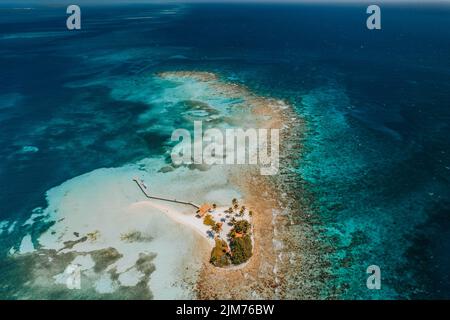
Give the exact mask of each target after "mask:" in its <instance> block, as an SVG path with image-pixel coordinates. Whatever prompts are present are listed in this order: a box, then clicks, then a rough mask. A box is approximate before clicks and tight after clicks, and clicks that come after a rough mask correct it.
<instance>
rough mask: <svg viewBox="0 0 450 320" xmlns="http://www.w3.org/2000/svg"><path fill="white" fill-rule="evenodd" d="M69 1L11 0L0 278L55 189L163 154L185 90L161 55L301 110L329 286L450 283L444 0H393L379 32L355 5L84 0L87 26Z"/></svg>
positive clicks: (437, 293)
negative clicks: (73, 20) (370, 281)
mask: <svg viewBox="0 0 450 320" xmlns="http://www.w3.org/2000/svg"><path fill="white" fill-rule="evenodd" d="M60 10H61V8H58V7H56V8H50V7H36V8H35V10H31V11H23V10H13V9H11V8H4V7H2V9H1V10H0V17H1V19H0V21H1V23H0V24H1V28H0V43H1V46H0V68H1V70H2V76H1V77H0V111H1V112H0V122H1V130H2V131H1V132H2V134H1V135H0V147H1V150H2V152H1V153H0V181H2V187H1V193H0V221H2V222H1V229H0V230H1V234H0V237H1V242H0V249H1V252H2V258H1V260H0V261H1V262H0V285H4V286H6V285H8V288H11V281H10V278H9V277H10V275H11V273H10V272H11V270H12V269H13V268H14V265H11V262H10V261H9V260H8V258H7V257H6V253H7V252H8V250H10V248H11V247H13V246H15V247H17V246H18V245H19V244H20V241H21V239H22V237H23V236H24V235H25V234H28V233H31V234H32V235H34V238H36V237H37V235H39V233H40V231H41V230H42V228H45V226H42V225H40V224H39V223H38V224H35V225H33V227H30V226H29V225H26V226H22V224H23V222H24V221H25V220H27V219H28V218H29V217H30V214H31V213H32V210H34V209H35V208H36V207H45V206H46V201H45V198H44V195H45V192H46V191H47V190H49V189H50V188H52V187H54V186H56V185H58V184H60V183H62V182H64V181H66V180H67V179H70V178H73V177H76V176H78V175H81V174H83V173H86V172H89V171H91V170H94V169H97V168H101V167H113V166H120V165H123V164H126V163H130V162H134V161H136V160H139V159H142V158H145V157H147V156H149V155H154V154H164V152H165V151H166V149H167V146H168V138H169V137H170V134H171V132H172V130H173V129H174V128H178V127H182V126H183V124H184V123H183V122H182V121H181V120H180V117H179V114H180V113H181V112H183V111H186V110H187V109H188V108H189V106H186V105H183V104H177V103H175V102H176V101H178V100H182V99H183V97H182V95H183V91H177V92H176V94H179V95H181V96H175V95H174V94H175V93H174V91H171V88H170V84H169V83H162V82H161V80H156V79H154V77H153V75H154V73H155V72H158V71H167V70H200V71H211V72H216V73H218V74H220V75H221V76H222V77H223V78H224V79H227V80H229V81H235V82H238V83H242V84H245V85H247V86H249V87H250V88H251V89H252V90H254V91H255V92H257V93H259V94H263V95H268V96H273V97H275V98H282V99H285V100H287V101H289V102H290V103H291V104H292V105H293V106H294V108H295V109H296V111H297V112H298V114H299V115H300V116H302V117H304V118H305V120H306V127H307V132H306V139H305V142H304V154H303V158H302V161H301V162H300V163H299V166H298V167H297V168H295V170H296V172H297V173H298V178H299V179H302V180H303V181H305V183H306V185H307V187H308V190H309V192H310V193H311V195H312V198H313V203H311V206H312V207H313V209H314V210H313V212H314V215H315V218H316V219H315V221H316V224H315V225H314V228H316V230H317V234H319V235H320V238H319V240H320V242H321V244H322V245H323V246H324V247H326V248H327V250H326V251H323V252H320V253H318V254H319V255H321V257H323V258H324V259H325V260H326V261H328V266H329V267H328V268H327V270H325V271H326V272H327V273H329V274H330V275H331V276H332V277H331V278H329V279H328V280H327V281H325V282H323V283H322V284H321V286H322V287H321V291H322V293H323V295H322V297H323V298H326V297H336V296H337V297H338V298H352V299H360V298H448V297H449V295H450V287H449V286H450V285H449V284H450V281H449V279H448V276H447V271H446V270H447V269H448V266H449V264H450V261H449V260H448V254H447V253H448V248H449V246H450V240H449V238H448V234H449V228H450V225H449V223H448V221H449V220H448V215H449V212H450V211H449V194H450V192H449V180H448V177H449V172H450V158H449V152H450V151H449V150H450V148H449V139H448V136H449V127H448V123H450V122H449V120H450V114H449V109H448V106H449V105H450V95H449V92H450V80H449V79H450V65H449V61H448V56H449V53H450V47H449V44H448V41H443V39H449V32H450V31H449V30H450V28H448V23H449V22H448V19H445V14H447V15H448V12H447V11H448V8H445V7H444V8H431V7H430V8H428V7H421V8H414V7H408V6H406V7H400V8H397V7H391V6H390V7H388V8H386V9H385V10H384V11H383V17H384V18H383V19H384V20H383V23H384V24H383V31H382V32H380V33H372V32H369V31H367V30H366V29H365V28H364V27H363V26H364V18H365V16H364V15H361V12H363V13H364V11H365V8H363V7H362V6H358V5H356V6H354V7H351V6H350V7H323V6H320V7H315V6H292V7H290V6H264V5H260V6H250V5H239V6H238V5H236V6H232V5H228V6H221V5H212V6H211V5H196V6H191V5H189V6H188V5H170V6H169V5H164V6H122V7H116V6H112V7H106V8H105V7H103V8H96V7H87V8H83V17H84V18H83V19H84V20H83V23H84V25H83V29H82V31H81V32H79V33H68V32H65V31H64V30H62V29H61V28H62V27H64V26H63V25H62V27H61V23H60V18H61V15H60ZM144 16H151V17H152V19H134V18H136V17H144ZM130 18H133V19H130ZM193 91H194V92H198V93H199V94H201V92H199V90H196V89H195V88H194V89H193V88H189V90H186V92H193ZM189 98H193V97H189ZM228 102H229V101H226V102H224V101H220V99H217V101H215V100H214V99H211V101H210V103H211V104H215V105H216V106H217V105H218V106H219V107H220V105H221V104H227V103H228ZM237 103H238V102H237ZM169 106H170V107H169ZM130 128H132V129H130ZM5 182H7V183H5ZM299 198H301V196H299ZM371 264H376V265H379V266H380V267H381V270H382V278H383V282H382V290H380V291H370V290H367V288H366V286H365V283H366V282H365V280H366V278H367V274H366V272H365V270H366V268H367V266H368V265H371ZM16 284H17V286H20V285H21V284H20V281H19V282H16ZM6 298H8V297H6Z"/></svg>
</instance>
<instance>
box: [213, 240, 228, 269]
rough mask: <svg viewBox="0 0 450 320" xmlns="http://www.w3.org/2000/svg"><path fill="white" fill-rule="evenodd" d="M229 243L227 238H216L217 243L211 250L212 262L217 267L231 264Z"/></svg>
mask: <svg viewBox="0 0 450 320" xmlns="http://www.w3.org/2000/svg"><path fill="white" fill-rule="evenodd" d="M228 251H229V248H228V245H227V242H226V241H225V240H222V239H216V245H215V247H214V248H213V249H212V251H211V258H210V259H209V262H211V263H212V264H213V265H214V266H216V267H226V266H228V265H230V257H229V255H228Z"/></svg>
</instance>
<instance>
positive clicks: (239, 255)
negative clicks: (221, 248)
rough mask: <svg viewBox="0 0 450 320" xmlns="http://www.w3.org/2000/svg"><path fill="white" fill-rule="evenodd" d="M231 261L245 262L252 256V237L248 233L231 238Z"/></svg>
mask: <svg viewBox="0 0 450 320" xmlns="http://www.w3.org/2000/svg"><path fill="white" fill-rule="evenodd" d="M230 248H231V262H232V263H233V264H241V263H244V262H246V261H247V260H248V259H250V257H251V256H252V250H253V246H252V239H251V238H250V236H249V235H244V236H243V237H242V238H233V239H232V240H231V242H230Z"/></svg>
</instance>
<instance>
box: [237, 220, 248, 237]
mask: <svg viewBox="0 0 450 320" xmlns="http://www.w3.org/2000/svg"><path fill="white" fill-rule="evenodd" d="M251 227H252V225H251V224H250V222H248V221H247V220H238V221H236V222H235V223H234V228H233V230H234V231H235V232H239V233H245V234H248V233H249V232H250V229H251Z"/></svg>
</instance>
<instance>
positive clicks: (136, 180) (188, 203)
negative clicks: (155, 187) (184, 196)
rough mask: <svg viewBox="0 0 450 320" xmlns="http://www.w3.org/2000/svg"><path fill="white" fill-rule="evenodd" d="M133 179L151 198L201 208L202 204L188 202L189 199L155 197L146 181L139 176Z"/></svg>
mask: <svg viewBox="0 0 450 320" xmlns="http://www.w3.org/2000/svg"><path fill="white" fill-rule="evenodd" d="M133 181H134V182H136V184H137V185H138V186H139V189H141V191H142V192H143V193H144V195H145V196H146V197H147V198H149V199H155V200H162V201H169V202H174V203H179V204H185V205H188V206H192V207H194V208H196V209H199V208H200V206H199V205H197V204H195V203H192V202H187V201H180V200H177V199H167V198H162V197H155V196H152V195H150V194H149V191H148V189H147V186H146V185H145V184H144V182H143V181H142V180H141V179H139V178H133Z"/></svg>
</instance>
